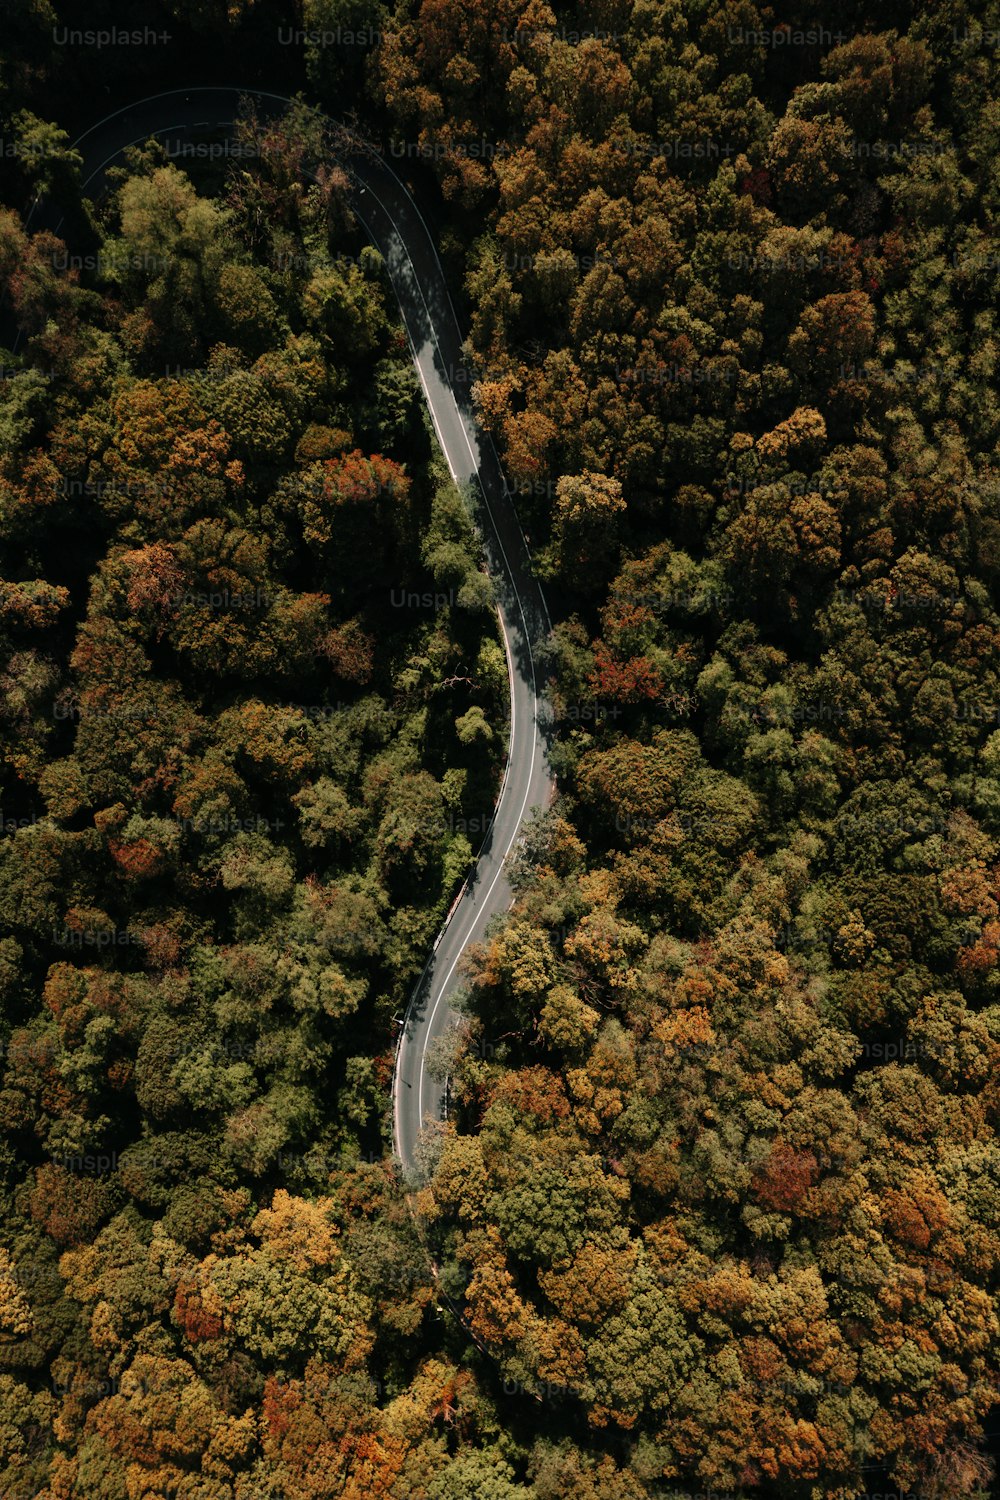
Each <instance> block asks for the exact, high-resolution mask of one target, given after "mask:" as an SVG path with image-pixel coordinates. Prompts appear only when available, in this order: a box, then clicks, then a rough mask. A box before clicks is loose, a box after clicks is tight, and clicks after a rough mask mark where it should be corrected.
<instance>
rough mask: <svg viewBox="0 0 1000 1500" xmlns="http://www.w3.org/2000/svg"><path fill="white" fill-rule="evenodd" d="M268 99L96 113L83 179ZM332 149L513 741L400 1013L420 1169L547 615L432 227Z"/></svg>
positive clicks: (513, 830)
mask: <svg viewBox="0 0 1000 1500" xmlns="http://www.w3.org/2000/svg"><path fill="white" fill-rule="evenodd" d="M244 95H248V96H249V97H251V98H252V99H254V100H255V101H256V103H257V106H258V109H259V110H260V111H261V113H274V112H278V111H280V110H282V109H283V108H284V107H285V106H286V105H288V104H289V103H290V102H291V101H290V100H289V99H287V98H285V97H284V96H283V95H279V94H270V93H266V92H262V91H260V90H256V89H247V90H241V89H236V88H195V89H189V90H172V91H170V92H168V93H163V94H155V95H152V96H151V97H149V98H146V99H142V100H139V101H138V102H137V103H135V104H133V105H129V106H127V107H126V108H124V109H120V110H117V111H115V112H114V113H113V114H110V115H108V116H106V117H105V118H104V119H102V120H101V121H99V122H98V123H97V124H96V125H94V126H92V127H91V128H90V129H89V130H87V131H86V132H85V133H84V134H83V135H82V136H80V137H79V139H78V140H77V141H75V142H74V143H73V144H74V146H75V148H76V150H78V151H79V152H80V153H81V155H82V157H83V162H84V165H83V169H82V173H81V179H82V184H83V190H84V192H85V193H86V192H87V191H88V189H92V188H93V186H94V184H95V183H96V182H98V181H99V180H100V178H101V176H102V175H103V173H104V172H105V171H106V169H107V168H108V167H109V166H111V165H113V164H114V162H115V161H116V159H117V158H118V157H120V156H121V154H122V152H123V151H124V149H125V147H126V146H129V145H133V144H138V143H141V142H143V141H146V140H148V139H149V137H150V136H152V135H156V136H164V135H169V134H170V133H171V132H172V131H177V132H181V131H185V130H191V129H194V128H197V127H204V128H206V129H219V128H222V129H226V130H229V129H230V128H231V127H232V123H233V120H234V118H235V115H236V113H237V109H238V103H239V99H240V98H241V97H243V96H244ZM329 125H330V132H331V141H332V142H334V143H335V144H334V145H333V146H332V151H333V152H334V154H335V156H336V159H338V160H339V161H340V162H341V164H342V165H343V166H344V167H345V168H346V169H347V172H348V174H349V176H350V179H351V182H352V187H353V192H352V201H351V206H352V208H353V210H354V211H355V213H356V215H357V217H358V219H359V220H360V222H361V223H362V225H363V226H364V228H365V230H366V231H367V233H368V235H369V237H370V238H371V240H372V242H373V243H374V245H375V246H376V248H377V249H378V250H379V251H380V252H381V254H382V256H383V258H384V260H385V263H386V267H387V270H388V274H389V278H390V281H391V283H392V288H393V291H394V292H395V295H396V298H397V300H398V303H399V309H400V313H401V316H402V319H403V323H404V325H405V327H406V331H407V334H408V336H409V340H410V346H411V349H412V353H413V361H414V364H415V366H416V369H417V374H418V376H419V378H420V383H421V385H422V387H423V391H424V395H425V397H426V399H427V405H428V408H429V410H430V413H431V417H432V420H433V422H434V427H435V430H436V432H437V435H438V440H439V442H440V445H441V448H442V450H443V452H444V455H445V458H446V460H447V463H448V467H449V469H450V470H451V473H452V476H453V478H454V479H455V480H456V481H458V482H459V483H461V484H468V485H469V486H470V493H471V494H472V496H473V502H474V505H475V508H476V511H477V521H478V524H479V529H480V533H481V535H482V541H483V546H484V549H485V552H486V558H487V563H488V566H489V571H490V575H491V577H492V579H493V583H494V588H495V591H496V596H497V609H498V614H499V619H500V626H501V630H502V632H503V638H504V644H505V649H506V653H507V666H508V673H509V678H510V742H509V746H508V755H507V765H506V770H505V773H504V780H503V785H502V788H501V792H500V797H499V800H498V802H497V805H496V808H495V811H494V814H493V819H492V822H491V824H490V826H489V829H488V831H487V833H486V836H485V839H484V841H483V844H482V847H481V849H480V852H479V856H478V858H477V860H476V863H475V865H474V867H473V871H472V872H471V874H470V877H469V879H468V880H467V881H466V883H465V885H464V886H463V888H462V890H461V892H460V893H459V896H458V898H457V900H456V902H455V904H454V905H453V907H452V909H451V911H450V913H449V915H448V918H447V919H446V921H445V924H444V926H443V927H442V929H441V931H440V932H439V934H438V936H437V939H436V940H435V943H434V947H433V949H432V951H431V953H430V955H429V956H428V959H427V963H426V965H425V967H424V970H423V972H422V974H421V975H420V978H419V980H418V981H417V984H416V986H415V988H414V991H413V994H412V996H411V999H410V1003H409V1005H408V1007H407V1011H406V1015H405V1017H404V1020H403V1023H402V1025H401V1027H400V1034H399V1038H398V1043H397V1049H396V1066H395V1070H394V1074H393V1084H392V1109H393V1146H394V1150H395V1152H396V1155H397V1157H398V1158H399V1160H400V1162H401V1163H402V1166H403V1169H404V1172H405V1173H406V1175H407V1176H408V1178H409V1179H410V1180H413V1179H415V1178H416V1177H417V1176H419V1172H420V1151H419V1143H420V1136H421V1131H422V1129H423V1127H424V1125H425V1124H426V1123H427V1122H428V1121H435V1120H439V1119H440V1118H441V1117H442V1115H443V1113H444V1108H445V1091H444V1087H443V1085H442V1084H441V1083H439V1082H437V1081H435V1079H433V1078H432V1077H431V1074H430V1072H429V1070H428V1057H429V1055H430V1053H431V1051H432V1050H433V1044H434V1042H435V1041H437V1039H438V1038H440V1037H441V1036H442V1035H443V1034H444V1033H445V1032H446V1031H447V1030H448V1028H449V1027H450V1026H452V1025H454V1023H455V1014H454V1012H453V1010H452V1009H451V1007H450V1005H449V997H450V996H451V995H452V993H453V991H454V989H455V986H456V983H457V980H458V970H459V960H460V959H461V957H462V954H463V953H464V952H465V950H466V948H467V947H468V945H469V944H470V943H471V942H474V941H478V940H480V939H481V938H482V937H483V935H484V932H485V930H486V927H487V924H488V922H489V920H490V918H491V917H493V916H494V915H495V914H496V913H498V912H503V911H505V910H506V909H507V907H508V906H509V905H510V901H511V892H510V887H509V885H508V882H507V878H506V873H505V863H506V860H507V858H508V856H509V855H510V854H511V852H512V850H513V849H514V847H515V845H516V843H517V840H518V837H519V834H520V832H521V828H522V826H523V824H524V822H525V820H526V819H527V817H528V816H529V814H530V813H531V811H532V810H533V809H534V808H537V807H543V806H545V805H546V804H547V803H548V801H549V800H550V798H551V795H552V788H553V777H552V773H551V770H550V768H549V764H548V756H547V738H546V726H547V724H548V723H549V722H550V721H549V717H548V711H547V706H546V704H545V701H544V698H543V695H542V691H541V687H542V685H541V683H540V682H539V681H538V677H537V672H536V667H535V660H536V657H537V653H538V647H539V646H540V644H541V642H542V641H543V640H544V638H545V635H546V634H547V632H548V630H549V628H550V622H549V617H548V611H547V608H546V605H545V599H544V597H543V595H542V591H541V588H540V586H539V583H538V580H537V579H536V578H535V576H534V573H533V571H532V567H531V560H530V556H529V553H528V547H527V544H526V542H525V539H524V535H523V533H522V531H521V527H520V525H519V522H518V519H517V514H516V511H515V508H514V503H513V499H512V497H511V494H510V491H509V490H508V488H507V485H506V483H505V480H504V477H503V473H502V471H501V468H500V462H499V459H498V457H497V453H496V449H495V447H494V445H493V443H492V441H491V440H489V439H484V438H483V436H482V435H481V434H480V432H479V430H478V427H477V425H476V421H475V417H474V414H473V410H472V403H471V398H470V389H471V385H470V380H469V370H468V365H467V362H466V361H465V359H464V357H463V353H462V337H461V333H460V330H459V325H458V319H457V317H456V314H455V309H454V307H453V305H452V301H451V297H450V295H449V292H448V287H447V284H446V282H445V278H444V272H443V270H442V267H441V263H440V260H439V259H438V255H437V251H436V249H435V246H434V242H433V239H432V237H431V234H430V231H429V230H428V228H427V225H426V223H425V222H424V219H423V217H422V215H421V213H420V211H419V209H418V208H417V206H416V204H415V203H414V201H413V199H412V197H411V196H410V193H409V192H408V190H407V188H406V187H405V186H404V184H403V183H402V182H401V181H400V179H399V178H398V176H397V175H396V173H395V172H394V171H393V170H392V167H391V166H390V164H389V162H388V161H387V160H386V158H385V154H384V153H380V152H379V151H378V150H377V149H374V148H372V147H371V146H366V145H365V144H363V143H362V142H361V141H360V140H359V139H358V138H357V137H355V136H350V135H349V134H348V133H347V132H345V130H344V127H343V126H341V125H339V124H338V123H337V122H335V121H330V122H329Z"/></svg>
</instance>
